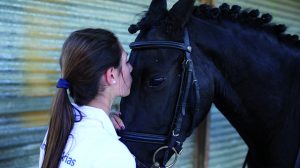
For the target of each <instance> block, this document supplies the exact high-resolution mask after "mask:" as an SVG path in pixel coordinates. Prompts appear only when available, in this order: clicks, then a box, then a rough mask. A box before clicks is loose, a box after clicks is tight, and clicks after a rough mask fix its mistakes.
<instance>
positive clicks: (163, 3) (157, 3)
mask: <svg viewBox="0 0 300 168" xmlns="http://www.w3.org/2000/svg"><path fill="white" fill-rule="evenodd" d="M166 10H167V0H152V2H151V4H150V6H149V10H148V12H153V13H156V14H158V13H160V12H163V11H166Z"/></svg>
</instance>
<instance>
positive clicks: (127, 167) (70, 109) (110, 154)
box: [39, 29, 135, 168]
mask: <svg viewBox="0 0 300 168" xmlns="http://www.w3.org/2000/svg"><path fill="white" fill-rule="evenodd" d="M60 66H61V72H62V78H61V79H59V81H58V83H57V88H58V91H57V93H56V95H55V97H54V100H53V104H52V107H51V110H50V111H51V119H50V124H49V128H48V132H47V134H46V136H45V139H44V141H43V143H42V145H41V149H40V164H39V167H42V168H57V167H60V168H67V167H80V168H83V167H88V168H93V167H97V168H100V167H107V168H108V167H109V168H114V167H116V168H120V167H122V168H134V167H135V161H134V157H133V156H132V154H131V153H130V152H129V150H128V149H127V148H126V146H125V145H124V144H123V143H122V142H120V141H119V137H118V136H117V134H116V132H115V129H114V126H113V124H112V122H111V120H110V118H109V115H110V111H111V106H112V103H113V101H114V98H115V97H117V96H122V97H123V96H127V95H129V93H130V86H131V80H132V79H131V75H130V72H131V71H132V66H131V65H130V64H129V63H128V62H127V54H126V52H124V50H123V48H122V46H121V44H120V43H119V41H118V39H117V38H116V37H115V36H114V34H113V33H111V32H109V31H107V30H103V29H83V30H78V31H75V32H73V33H72V34H71V35H70V36H69V37H68V38H67V40H66V41H65V43H64V45H63V48H62V54H61V57H60ZM68 92H69V95H70V97H71V98H72V99H73V102H74V103H71V101H70V99H69V95H68ZM113 121H114V122H116V123H115V124H117V122H118V120H113ZM119 124H120V125H121V127H122V126H123V125H122V123H119ZM117 125H118V124H117Z"/></svg>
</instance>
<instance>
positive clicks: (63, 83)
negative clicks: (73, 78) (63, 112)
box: [56, 78, 70, 89]
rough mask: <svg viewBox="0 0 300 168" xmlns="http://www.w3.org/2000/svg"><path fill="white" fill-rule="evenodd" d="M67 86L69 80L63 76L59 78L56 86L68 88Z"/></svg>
mask: <svg viewBox="0 0 300 168" xmlns="http://www.w3.org/2000/svg"><path fill="white" fill-rule="evenodd" d="M69 86H70V84H69V82H68V81H66V80H65V79H63V78H60V79H59V80H58V81H57V84H56V87H57V88H63V89H69Z"/></svg>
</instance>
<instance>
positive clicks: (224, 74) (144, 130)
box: [120, 0, 300, 168]
mask: <svg viewBox="0 0 300 168" xmlns="http://www.w3.org/2000/svg"><path fill="white" fill-rule="evenodd" d="M271 19H272V17H271V15H269V14H262V15H260V14H259V11H258V10H241V7H239V6H237V5H233V6H231V7H230V6H229V5H227V4H223V5H221V6H220V7H219V8H212V7H210V6H208V5H200V6H197V7H195V6H194V1H193V0H179V1H178V2H177V3H176V4H175V5H174V6H173V7H172V9H170V10H169V11H168V10H167V8H166V1H165V0H153V1H152V3H151V5H150V7H149V10H148V11H147V13H146V14H145V16H144V17H143V18H142V19H141V20H140V21H139V22H138V23H137V24H135V25H131V26H130V28H129V32H131V33H135V32H137V31H138V30H139V31H140V32H139V35H138V36H137V38H136V42H135V43H133V44H132V45H131V47H132V48H133V50H132V52H131V56H130V63H131V64H132V65H133V72H132V76H133V84H132V89H131V94H130V96H128V97H126V98H124V99H122V100H121V111H122V113H123V115H122V119H123V121H124V123H125V125H126V130H125V131H124V132H122V133H120V135H121V136H122V140H123V141H124V143H125V144H126V145H127V146H128V147H129V149H130V150H131V152H132V153H133V154H134V155H135V156H136V158H137V164H138V167H150V166H154V167H160V166H161V167H163V166H164V165H165V163H166V160H168V159H169V158H170V157H171V155H172V154H174V153H175V155H177V153H178V152H179V151H180V148H181V145H182V142H183V141H184V140H185V139H186V137H188V136H189V135H190V134H191V132H192V130H193V129H194V128H195V127H197V126H198V125H199V123H200V122H201V121H202V120H203V119H204V118H205V116H206V115H207V113H208V112H209V110H210V107H211V105H212V103H214V104H215V105H216V107H217V108H218V109H219V110H220V111H221V112H222V113H223V114H224V116H225V117H226V118H227V119H228V120H229V122H230V123H231V124H232V125H233V126H234V127H235V128H236V130H237V131H238V133H239V134H240V136H241V137H242V138H243V140H244V141H245V143H246V144H247V146H248V147H249V151H248V154H247V157H246V158H247V165H248V167H249V168H252V167H255V168H260V167H262V168H267V167H270V168H275V167H280V168H291V167H297V168H299V167H298V166H299V163H298V164H296V162H299V157H300V156H299V155H300V154H299V153H300V152H299V148H300V42H299V40H298V36H296V35H288V34H285V33H284V32H285V29H286V27H285V26H284V25H281V24H279V25H277V24H273V23H271V22H270V21H271ZM185 33H186V34H185ZM187 34H188V36H187ZM188 37H189V39H188ZM187 40H188V41H187ZM188 46H191V48H190V47H188ZM189 57H190V58H189ZM190 59H191V60H190ZM187 64H189V66H188V67H187V66H186V65H187ZM297 158H298V159H297ZM297 160H298V161H297ZM297 165H298V166H297Z"/></svg>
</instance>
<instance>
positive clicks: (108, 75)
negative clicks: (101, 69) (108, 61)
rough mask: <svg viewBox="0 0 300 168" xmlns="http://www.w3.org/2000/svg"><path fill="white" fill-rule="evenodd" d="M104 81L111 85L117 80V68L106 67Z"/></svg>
mask: <svg viewBox="0 0 300 168" xmlns="http://www.w3.org/2000/svg"><path fill="white" fill-rule="evenodd" d="M104 77H105V81H106V83H107V84H108V85H113V84H115V83H116V82H117V81H116V80H117V69H115V68H114V67H111V68H108V69H107V70H106V72H105V73H104Z"/></svg>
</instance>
